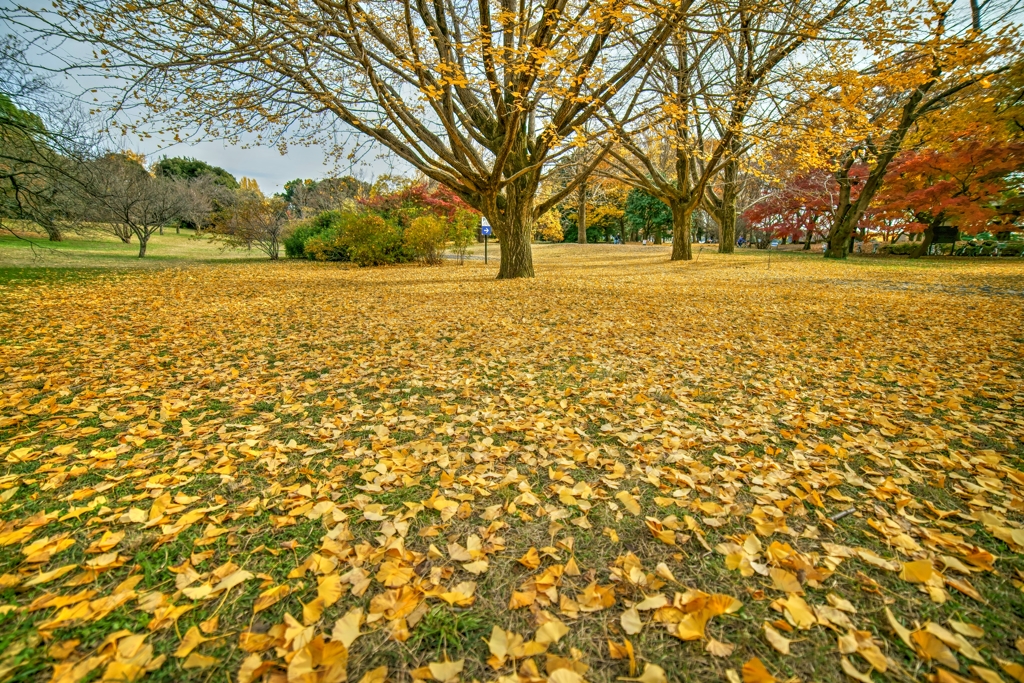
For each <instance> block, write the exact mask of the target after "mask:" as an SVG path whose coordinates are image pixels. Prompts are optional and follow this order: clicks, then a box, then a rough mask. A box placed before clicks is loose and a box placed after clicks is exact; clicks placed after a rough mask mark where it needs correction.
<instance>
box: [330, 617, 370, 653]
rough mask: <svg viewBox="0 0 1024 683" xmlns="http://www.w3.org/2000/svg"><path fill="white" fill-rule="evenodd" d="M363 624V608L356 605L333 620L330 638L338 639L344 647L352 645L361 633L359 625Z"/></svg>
mask: <svg viewBox="0 0 1024 683" xmlns="http://www.w3.org/2000/svg"><path fill="white" fill-rule="evenodd" d="M362 624H363V610H362V608H361V607H356V608H354V609H351V610H349V611H348V612H346V613H345V615H344V616H343V617H341V618H340V619H338V620H337V621H335V622H334V629H333V630H332V631H331V639H332V640H337V641H340V642H341V643H342V644H344V645H345V647H346V648H350V647H352V643H354V642H355V641H356V638H358V637H359V636H360V635H361V634H360V632H359V629H360V627H361V626H362Z"/></svg>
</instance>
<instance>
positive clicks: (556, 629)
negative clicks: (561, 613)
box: [533, 619, 569, 645]
mask: <svg viewBox="0 0 1024 683" xmlns="http://www.w3.org/2000/svg"><path fill="white" fill-rule="evenodd" d="M568 632H569V627H568V626H566V625H565V624H563V623H562V622H561V621H559V620H558V619H551V620H549V621H546V622H545V623H544V624H542V625H541V626H540V628H538V629H537V632H536V633H535V634H534V637H533V639H534V640H536V641H537V642H538V643H540V644H541V645H551V644H552V643H557V642H558V641H559V640H561V639H562V636H564V635H565V634H566V633H568Z"/></svg>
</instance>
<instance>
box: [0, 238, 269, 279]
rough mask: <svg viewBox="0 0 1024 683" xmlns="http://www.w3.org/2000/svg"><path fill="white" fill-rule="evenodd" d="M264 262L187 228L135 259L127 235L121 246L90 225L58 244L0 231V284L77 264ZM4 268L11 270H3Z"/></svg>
mask: <svg viewBox="0 0 1024 683" xmlns="http://www.w3.org/2000/svg"><path fill="white" fill-rule="evenodd" d="M253 260H266V257H265V256H264V254H263V253H262V252H259V251H252V252H250V251H247V250H244V249H231V248H226V247H225V245H224V243H223V242H217V241H214V240H211V239H210V238H209V237H206V236H203V237H198V238H197V237H196V236H195V235H194V234H193V233H192V231H189V230H183V231H182V232H181V234H178V233H176V232H175V231H174V229H173V228H167V229H165V230H164V234H163V235H160V234H155V235H153V236H152V237H151V238H150V239H149V244H148V246H147V248H146V256H145V258H142V259H140V258H139V244H138V241H137V240H136V239H135V238H132V241H131V243H130V244H124V243H123V242H121V240H119V239H118V238H116V237H114V236H113V235H111V234H109V233H106V232H104V231H102V230H99V229H96V228H88V229H83V230H82V231H81V232H76V233H70V234H68V235H67V236H66V238H65V239H64V240H63V241H62V242H50V241H48V240H47V238H46V235H43V234H38V233H33V232H24V233H21V232H19V234H18V235H17V236H15V235H11V234H10V233H3V234H0V284H3V283H5V282H7V281H9V280H12V279H15V280H21V281H24V280H27V279H31V278H33V277H36V278H38V277H40V276H39V275H38V274H33V273H32V272H31V271H34V270H46V271H53V272H52V273H48V274H47V278H49V277H53V276H55V275H56V276H60V275H63V276H67V275H68V274H69V273H72V272H78V271H79V269H82V268H115V269H128V268H138V267H140V266H143V267H147V266H148V267H153V266H161V265H162V266H168V265H178V264H184V263H188V262H196V261H212V262H224V261H233V262H238V261H253ZM7 271H13V274H8V272H7Z"/></svg>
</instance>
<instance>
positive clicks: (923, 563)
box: [900, 560, 935, 583]
mask: <svg viewBox="0 0 1024 683" xmlns="http://www.w3.org/2000/svg"><path fill="white" fill-rule="evenodd" d="M934 573H935V569H934V568H933V567H932V563H931V562H930V561H928V560H919V561H917V562H905V563H904V564H903V568H902V570H901V571H900V578H901V579H903V580H904V581H909V582H910V583H927V582H928V581H929V580H930V579H931V578H932V575H933V574H934Z"/></svg>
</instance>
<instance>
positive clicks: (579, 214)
mask: <svg viewBox="0 0 1024 683" xmlns="http://www.w3.org/2000/svg"><path fill="white" fill-rule="evenodd" d="M576 192H577V196H578V197H579V203H580V205H579V208H578V209H577V210H576V219H577V220H576V241H577V242H578V243H579V244H586V243H587V184H586V183H585V182H583V183H580V186H579V189H578V190H577V191H576Z"/></svg>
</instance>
